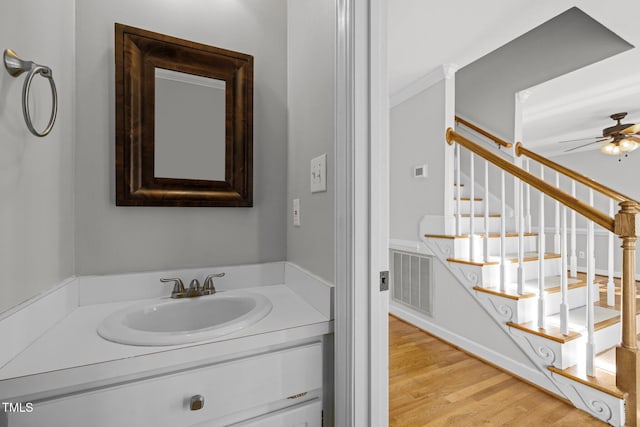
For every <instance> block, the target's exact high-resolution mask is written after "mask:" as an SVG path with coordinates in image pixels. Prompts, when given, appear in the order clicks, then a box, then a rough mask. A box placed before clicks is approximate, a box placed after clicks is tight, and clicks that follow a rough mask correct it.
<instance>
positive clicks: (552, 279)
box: [473, 276, 586, 300]
mask: <svg viewBox="0 0 640 427" xmlns="http://www.w3.org/2000/svg"><path fill="white" fill-rule="evenodd" d="M559 283H560V276H547V277H545V284H544V286H545V292H547V293H548V294H552V293H557V292H560V285H559ZM584 286H586V282H584V281H582V280H580V279H573V278H569V289H575V288H580V287H584ZM517 287H518V285H517V284H516V283H511V284H509V285H508V286H507V287H506V289H505V290H504V292H503V291H501V290H500V287H499V286H493V285H488V286H486V287H484V288H483V287H481V286H475V287H474V288H473V289H475V290H477V291H480V292H486V293H489V294H492V295H497V296H500V297H504V298H509V299H515V300H520V299H525V298H532V297H535V296H537V292H538V279H532V280H527V281H526V282H525V285H524V288H525V289H524V290H525V293H524V294H518V292H517Z"/></svg>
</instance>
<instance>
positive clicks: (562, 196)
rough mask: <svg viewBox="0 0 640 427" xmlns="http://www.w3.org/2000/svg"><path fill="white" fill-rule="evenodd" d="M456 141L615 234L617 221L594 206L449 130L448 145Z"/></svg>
mask: <svg viewBox="0 0 640 427" xmlns="http://www.w3.org/2000/svg"><path fill="white" fill-rule="evenodd" d="M454 141H455V142H457V143H458V144H460V145H461V146H463V147H465V148H466V149H467V150H469V151H473V152H474V153H476V154H477V155H479V156H480V157H482V158H483V159H485V160H487V161H489V162H491V163H493V164H494V165H496V166H498V167H499V168H501V169H503V170H505V171H507V172H509V173H510V174H511V175H513V176H515V177H516V178H518V179H520V180H522V181H523V182H526V183H527V184H529V185H530V186H532V187H533V188H536V189H538V190H540V191H542V192H543V193H545V194H546V195H548V196H549V197H551V198H553V199H555V200H557V201H559V202H560V203H562V204H563V205H565V206H567V207H569V208H570V209H573V210H575V211H576V212H578V213H579V214H580V215H582V216H584V217H586V218H588V219H590V220H591V221H593V222H595V223H596V224H598V225H600V226H602V227H603V228H604V229H606V230H608V231H611V232H615V228H614V224H615V221H614V219H613V218H611V217H610V216H608V215H606V214H605V213H603V212H601V211H599V210H598V209H595V208H594V207H592V206H589V205H588V204H586V203H584V202H583V201H582V200H579V199H576V198H575V197H573V196H571V195H570V194H568V193H566V192H564V191H562V190H560V189H559V188H558V187H555V186H553V185H551V184H549V183H547V182H546V181H543V180H541V179H540V178H538V177H537V176H535V175H533V174H530V173H529V172H527V171H525V170H524V169H522V168H520V167H518V166H516V165H514V164H513V163H511V162H510V161H508V160H505V159H504V158H502V157H501V156H498V155H497V154H494V153H492V152H491V151H489V150H487V149H486V148H484V147H482V146H480V145H478V144H476V143H475V142H473V141H471V140H470V139H467V138H465V137H464V136H462V135H460V134H459V133H457V132H456V131H454V130H453V129H451V128H449V129H447V143H448V144H449V145H451V144H452V143H453V142H454Z"/></svg>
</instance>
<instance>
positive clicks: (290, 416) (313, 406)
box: [230, 399, 322, 427]
mask: <svg viewBox="0 0 640 427" xmlns="http://www.w3.org/2000/svg"><path fill="white" fill-rule="evenodd" d="M321 426H322V403H321V402H320V400H318V399H314V400H311V401H309V402H305V403H301V404H299V405H296V406H292V407H289V408H285V409H281V410H280V411H277V412H273V413H271V414H266V415H263V416H261V417H256V418H252V419H250V420H247V421H244V422H240V423H237V424H233V425H232V426H230V427H321Z"/></svg>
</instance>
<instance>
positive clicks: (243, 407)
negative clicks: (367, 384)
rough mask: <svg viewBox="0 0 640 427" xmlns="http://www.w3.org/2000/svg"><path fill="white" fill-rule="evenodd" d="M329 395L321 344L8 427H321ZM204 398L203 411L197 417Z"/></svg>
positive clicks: (11, 418) (149, 385)
mask: <svg viewBox="0 0 640 427" xmlns="http://www.w3.org/2000/svg"><path fill="white" fill-rule="evenodd" d="M177 368H179V366H178V367H177ZM322 389H323V341H322V339H318V340H316V341H313V340H311V341H310V342H306V343H303V344H297V345H292V346H290V347H285V348H281V349H279V350H276V351H268V350H267V349H265V350H264V351H262V352H260V351H258V352H257V353H254V354H253V355H250V356H242V357H237V358H232V359H229V360H225V361H222V362H217V363H215V364H209V365H204V366H200V367H198V368H193V369H189V370H184V371H180V372H173V373H168V374H163V375H159V376H156V377H147V378H144V379H138V380H136V381H130V382H127V383H124V384H117V385H111V386H109V387H103V388H99V389H95V390H91V389H87V390H85V391H83V392H80V393H74V394H72V395H68V396H57V397H53V398H51V399H47V400H44V401H41V402H35V404H34V409H33V412H31V413H22V414H8V427H26V426H28V427H40V426H49V427H74V426H78V427H84V426H91V427H103V426H104V427H113V426H118V427H120V426H122V427H125V426H131V427H145V426H149V427H160V426H171V427H177V426H200V427H203V426H227V425H233V426H247V427H248V426H264V427H270V426H274V427H275V426H278V427H280V426H282V427H298V426H306V427H316V426H317V427H320V426H321V425H322V407H323V405H322V399H323V390H322ZM197 395H200V396H202V397H203V405H202V408H201V409H196V410H193V409H192V408H191V403H190V402H191V400H192V398H193V397H194V396H197ZM196 406H197V405H196Z"/></svg>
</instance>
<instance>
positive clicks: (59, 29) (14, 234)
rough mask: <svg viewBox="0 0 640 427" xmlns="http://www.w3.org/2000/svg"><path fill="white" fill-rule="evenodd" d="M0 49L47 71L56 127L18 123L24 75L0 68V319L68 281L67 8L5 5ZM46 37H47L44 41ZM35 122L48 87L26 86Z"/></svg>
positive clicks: (70, 58) (64, 4) (67, 2)
mask: <svg viewBox="0 0 640 427" xmlns="http://www.w3.org/2000/svg"><path fill="white" fill-rule="evenodd" d="M3 6H5V8H4V10H3V11H2V13H0V40H2V47H1V48H2V50H4V49H6V48H10V49H13V50H14V51H15V52H16V53H17V54H18V55H19V56H21V57H23V58H24V59H26V60H33V61H35V62H37V63H40V64H43V65H48V66H50V67H51V68H52V70H53V76H54V77H55V82H56V84H57V88H58V94H59V98H60V99H59V111H58V118H57V121H56V125H55V127H54V129H53V131H52V132H51V134H49V136H47V137H46V138H37V137H35V136H32V135H31V134H30V133H29V131H28V130H27V127H26V125H25V123H24V120H23V118H22V106H21V102H22V101H21V96H22V85H23V83H24V79H25V75H24V74H23V75H22V76H20V77H18V78H12V77H11V76H10V75H9V74H8V73H7V72H6V71H5V69H4V66H2V67H1V69H0V195H1V197H2V203H0V227H1V228H0V235H1V236H2V238H0V271H2V284H0V312H2V311H4V310H6V309H8V308H9V307H12V306H14V305H16V304H18V303H19V302H21V301H24V300H26V299H28V298H30V297H32V296H34V295H36V294H37V293H38V292H40V291H42V290H44V289H47V288H49V287H51V286H53V285H55V284H57V283H59V282H60V281H61V280H62V279H64V278H66V277H69V276H71V275H72V274H73V271H74V267H73V258H74V257H73V252H74V247H73V166H74V165H73V157H74V153H73V123H74V105H73V102H74V99H73V90H74V51H73V43H74V1H73V0H23V1H17V2H5V3H4V4H3ZM45 35H46V36H45ZM32 94H33V97H32V104H33V106H34V107H35V109H34V114H33V116H34V122H35V124H36V127H37V128H38V129H44V127H45V125H46V123H47V121H48V119H49V114H50V111H51V110H50V108H51V107H50V105H51V101H50V99H51V95H50V92H49V86H48V83H47V82H46V81H45V80H44V79H41V78H39V77H35V79H34V81H33V84H32Z"/></svg>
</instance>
